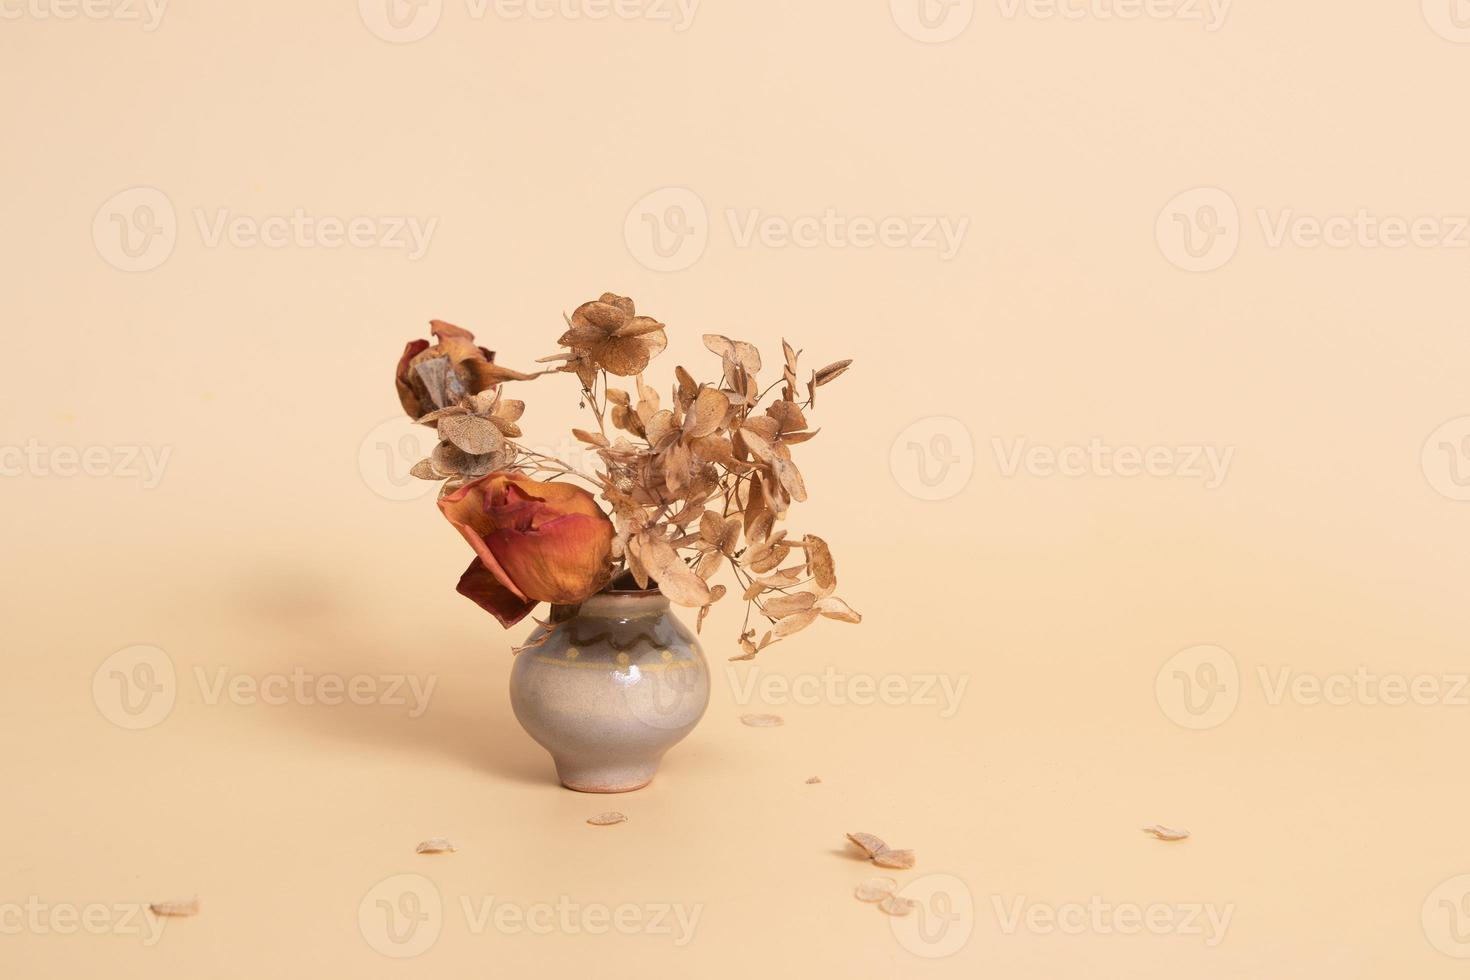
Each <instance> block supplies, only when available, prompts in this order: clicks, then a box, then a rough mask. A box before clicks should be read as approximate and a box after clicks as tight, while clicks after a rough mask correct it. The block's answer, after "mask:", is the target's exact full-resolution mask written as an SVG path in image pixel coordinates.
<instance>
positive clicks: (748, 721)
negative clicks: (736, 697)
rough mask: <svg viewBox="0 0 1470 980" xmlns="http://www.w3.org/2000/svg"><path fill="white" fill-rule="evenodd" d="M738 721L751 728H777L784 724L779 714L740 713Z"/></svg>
mask: <svg viewBox="0 0 1470 980" xmlns="http://www.w3.org/2000/svg"><path fill="white" fill-rule="evenodd" d="M740 723H741V724H742V725H748V726H749V727H751V728H778V727H780V726H781V725H784V724H786V719H784V718H782V717H781V716H780V715H741V716H740Z"/></svg>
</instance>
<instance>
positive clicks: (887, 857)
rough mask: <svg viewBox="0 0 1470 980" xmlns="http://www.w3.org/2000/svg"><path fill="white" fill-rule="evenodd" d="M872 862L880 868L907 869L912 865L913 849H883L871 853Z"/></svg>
mask: <svg viewBox="0 0 1470 980" xmlns="http://www.w3.org/2000/svg"><path fill="white" fill-rule="evenodd" d="M873 863H874V864H876V865H877V866H878V867H880V868H897V869H899V870H900V871H907V870H908V869H909V868H912V867H913V866H914V852H913V851H884V852H883V853H882V854H874V855H873Z"/></svg>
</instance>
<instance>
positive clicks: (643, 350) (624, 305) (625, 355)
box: [558, 293, 669, 384]
mask: <svg viewBox="0 0 1470 980" xmlns="http://www.w3.org/2000/svg"><path fill="white" fill-rule="evenodd" d="M558 343H559V344H561V345H562V346H563V347H567V348H570V349H571V350H572V351H573V352H575V353H576V354H577V355H578V359H577V361H574V362H573V363H571V364H569V365H567V368H566V369H567V370H571V371H575V372H576V373H577V374H578V375H581V376H582V380H583V383H584V384H586V383H588V378H587V376H586V375H587V371H588V365H587V363H586V362H588V361H590V362H591V363H592V364H595V365H596V366H597V367H600V368H603V369H604V370H606V371H607V372H608V373H609V374H616V375H619V376H621V377H625V378H630V377H632V376H633V375H635V374H639V373H640V372H642V370H643V369H644V368H646V367H648V362H649V361H650V360H651V359H652V358H653V357H654V356H656V355H657V354H658V353H659V352H660V351H662V350H663V349H664V348H665V347H667V346H668V343H669V340H668V337H667V336H666V335H665V334H664V325H663V324H662V323H659V322H658V321H657V320H655V319H654V318H653V317H648V316H635V315H634V307H633V301H632V300H631V299H629V298H628V297H626V296H618V295H617V294H615V293H603V294H602V296H601V298H599V299H595V300H593V301H592V302H590V303H583V304H582V305H581V306H579V307H577V309H576V310H575V311H573V313H572V317H571V329H570V330H568V331H567V332H566V333H564V334H562V335H561V339H560V340H559V341H558Z"/></svg>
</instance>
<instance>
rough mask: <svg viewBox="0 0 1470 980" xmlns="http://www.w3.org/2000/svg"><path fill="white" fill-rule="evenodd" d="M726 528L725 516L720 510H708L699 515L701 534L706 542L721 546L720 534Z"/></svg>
mask: <svg viewBox="0 0 1470 980" xmlns="http://www.w3.org/2000/svg"><path fill="white" fill-rule="evenodd" d="M724 529H725V518H724V517H722V516H721V515H720V513H719V511H714V510H707V511H705V512H704V513H703V514H700V515H699V536H700V537H701V538H703V539H704V541H705V543H706V544H711V545H715V546H716V547H718V546H719V543H720V535H721V534H722V533H723V532H724Z"/></svg>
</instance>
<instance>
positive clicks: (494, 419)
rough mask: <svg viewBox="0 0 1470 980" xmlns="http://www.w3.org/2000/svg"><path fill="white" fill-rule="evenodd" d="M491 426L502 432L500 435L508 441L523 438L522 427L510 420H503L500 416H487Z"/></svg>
mask: <svg viewBox="0 0 1470 980" xmlns="http://www.w3.org/2000/svg"><path fill="white" fill-rule="evenodd" d="M486 418H487V419H488V420H489V421H490V424H492V425H494V426H495V428H497V429H499V430H500V434H501V435H503V436H505V437H506V438H507V439H519V438H520V437H521V436H522V434H523V433H522V432H521V427H520V426H519V425H516V424H515V423H514V422H512V421H511V420H510V419H503V418H501V417H500V416H499V415H487V416H486Z"/></svg>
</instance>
